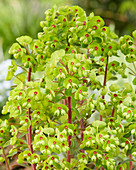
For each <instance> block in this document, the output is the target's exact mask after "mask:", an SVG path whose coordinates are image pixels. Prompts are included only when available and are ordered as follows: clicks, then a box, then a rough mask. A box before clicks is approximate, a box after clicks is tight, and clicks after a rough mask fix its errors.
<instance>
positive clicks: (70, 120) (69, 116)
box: [67, 97, 72, 162]
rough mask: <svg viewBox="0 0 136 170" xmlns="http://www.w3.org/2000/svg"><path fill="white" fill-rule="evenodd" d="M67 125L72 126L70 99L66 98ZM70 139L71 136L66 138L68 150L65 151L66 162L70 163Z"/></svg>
mask: <svg viewBox="0 0 136 170" xmlns="http://www.w3.org/2000/svg"><path fill="white" fill-rule="evenodd" d="M68 123H70V124H72V111H71V97H68ZM71 138H72V136H71V135H69V136H68V140H67V141H68V147H69V150H68V151H67V162H70V159H71V157H72V156H71V155H70V146H71Z"/></svg>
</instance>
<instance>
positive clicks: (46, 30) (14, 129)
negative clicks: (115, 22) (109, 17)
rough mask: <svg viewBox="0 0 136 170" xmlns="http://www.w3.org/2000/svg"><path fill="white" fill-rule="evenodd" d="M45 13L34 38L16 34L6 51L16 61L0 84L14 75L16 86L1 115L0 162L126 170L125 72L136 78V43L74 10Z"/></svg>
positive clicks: (130, 98)
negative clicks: (120, 80) (11, 160)
mask: <svg viewBox="0 0 136 170" xmlns="http://www.w3.org/2000/svg"><path fill="white" fill-rule="evenodd" d="M45 14H46V21H42V22H41V26H42V27H43V32H40V33H38V39H35V40H32V38H31V37H29V36H21V37H19V38H17V43H14V44H13V45H12V47H11V48H10V50H9V53H10V54H12V55H13V56H14V58H15V59H16V61H15V60H12V61H11V66H9V72H8V75H7V77H6V79H7V80H11V79H12V78H13V77H14V83H15V84H16V86H15V88H14V89H12V90H11V92H10V96H9V100H8V102H7V103H6V105H5V106H4V108H3V111H2V113H3V114H7V113H9V119H8V121H7V120H5V121H2V120H1V129H0V138H1V139H0V146H1V154H2V156H1V158H0V161H1V162H2V161H5V163H6V167H7V169H10V166H9V160H8V157H11V158H12V156H14V155H17V156H18V159H17V163H18V164H20V165H22V166H31V167H32V169H33V170H36V169H42V170H44V169H62V170H63V169H65V170H67V169H70V170H72V169H79V170H83V169H86V170H87V169H108V170H112V169H116V170H125V169H132V168H133V167H135V160H136V147H135V135H136V125H135V120H136V108H135V107H136V103H135V99H136V93H135V89H134V88H133V86H132V83H131V82H128V80H127V75H126V74H125V70H126V69H130V71H131V72H130V74H131V75H132V76H135V75H136V73H135V71H136V70H135V69H136V67H135V60H136V59H135V55H136V52H135V43H134V39H133V38H132V37H131V36H128V35H125V36H124V37H121V38H120V39H119V38H118V36H117V35H116V34H115V33H114V32H112V31H111V30H110V29H109V28H108V27H106V26H104V21H103V19H102V18H101V17H99V16H94V14H93V13H91V14H90V15H89V16H88V17H87V16H86V13H85V12H84V11H83V9H81V8H80V7H78V6H73V7H67V6H66V7H61V8H59V9H57V8H56V6H54V7H53V8H52V9H50V10H47V11H46V12H45ZM133 35H134V38H136V35H135V32H134V33H133ZM119 57H120V58H119ZM121 57H123V58H121ZM118 58H119V59H118ZM124 58H126V62H128V63H132V64H133V66H134V69H133V68H130V67H129V66H127V63H126V62H125V60H124ZM18 59H21V60H22V64H20V65H19V64H17V60H18ZM17 67H21V68H22V70H23V71H22V73H20V74H18V75H16V74H15V73H16V70H17ZM118 75H119V76H118ZM120 75H121V76H120ZM118 77H119V78H120V77H122V78H125V83H124V84H123V85H122V86H121V85H119V84H118V83H117V82H116V83H114V82H113V81H114V80H117V79H118ZM133 84H134V85H135V84H136V80H135V78H134V80H133ZM98 116H99V118H98V119H97V118H95V119H94V117H98ZM9 145H10V147H11V146H12V148H11V149H10V151H9V153H7V154H5V148H6V147H8V146H9Z"/></svg>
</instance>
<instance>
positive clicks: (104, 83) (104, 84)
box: [100, 55, 109, 121]
mask: <svg viewBox="0 0 136 170" xmlns="http://www.w3.org/2000/svg"><path fill="white" fill-rule="evenodd" d="M108 60H109V56H108V55H107V63H106V66H105V74H104V82H103V88H104V87H105V86H106V80H107V67H108ZM102 99H104V96H102ZM100 121H102V115H100Z"/></svg>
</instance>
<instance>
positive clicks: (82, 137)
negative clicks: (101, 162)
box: [80, 119, 84, 153]
mask: <svg viewBox="0 0 136 170" xmlns="http://www.w3.org/2000/svg"><path fill="white" fill-rule="evenodd" d="M80 128H81V129H83V128H84V120H83V119H81V120H80ZM80 135H81V143H82V141H83V139H84V134H83V131H82V130H81V131H80ZM81 152H83V153H84V150H83V149H81Z"/></svg>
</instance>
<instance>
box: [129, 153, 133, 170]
mask: <svg viewBox="0 0 136 170" xmlns="http://www.w3.org/2000/svg"><path fill="white" fill-rule="evenodd" d="M129 159H132V154H130V155H129ZM132 168H133V162H132V161H130V162H129V170H132Z"/></svg>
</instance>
